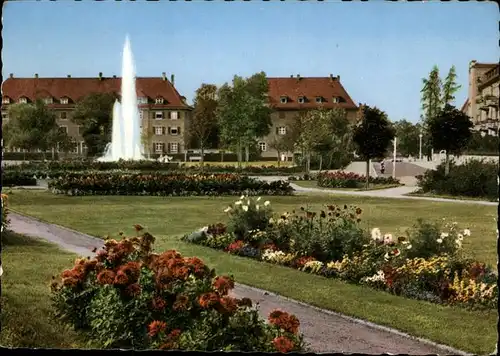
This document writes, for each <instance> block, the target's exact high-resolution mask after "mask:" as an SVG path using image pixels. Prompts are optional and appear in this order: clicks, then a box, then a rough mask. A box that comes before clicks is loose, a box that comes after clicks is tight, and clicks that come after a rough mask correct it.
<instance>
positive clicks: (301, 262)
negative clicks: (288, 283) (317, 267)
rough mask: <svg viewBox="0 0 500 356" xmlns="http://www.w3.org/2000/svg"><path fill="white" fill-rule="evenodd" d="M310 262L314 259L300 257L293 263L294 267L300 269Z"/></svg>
mask: <svg viewBox="0 0 500 356" xmlns="http://www.w3.org/2000/svg"><path fill="white" fill-rule="evenodd" d="M310 261H314V257H300V258H298V259H297V260H296V261H295V265H296V266H297V268H300V267H303V266H304V265H305V264H306V263H307V262H310Z"/></svg>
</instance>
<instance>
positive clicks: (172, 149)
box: [170, 142, 179, 153]
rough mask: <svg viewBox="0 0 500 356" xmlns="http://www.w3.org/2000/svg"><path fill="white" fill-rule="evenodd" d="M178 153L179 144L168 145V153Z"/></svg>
mask: <svg viewBox="0 0 500 356" xmlns="http://www.w3.org/2000/svg"><path fill="white" fill-rule="evenodd" d="M178 152H179V144H178V143H177V142H172V143H171V144H170V153H178Z"/></svg>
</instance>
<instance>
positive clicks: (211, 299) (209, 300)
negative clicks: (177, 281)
mask: <svg viewBox="0 0 500 356" xmlns="http://www.w3.org/2000/svg"><path fill="white" fill-rule="evenodd" d="M218 300H219V297H218V296H217V294H215V293H213V292H209V293H205V294H203V295H201V296H200V298H199V299H198V303H199V304H200V306H201V307H202V308H203V309H208V308H209V307H211V306H213V305H215V304H216V303H217V301H218Z"/></svg>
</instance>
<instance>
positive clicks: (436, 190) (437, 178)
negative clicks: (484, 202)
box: [417, 160, 498, 200]
mask: <svg viewBox="0 0 500 356" xmlns="http://www.w3.org/2000/svg"><path fill="white" fill-rule="evenodd" d="M497 178H498V163H493V162H488V161H485V160H468V161H466V162H465V163H464V164H462V165H456V164H455V163H454V162H450V173H449V174H448V176H445V175H444V163H442V164H440V165H439V166H437V167H436V170H428V171H426V172H425V174H424V175H423V176H418V177H417V179H418V186H419V187H420V189H421V190H422V192H424V193H433V194H443V195H453V196H468V197H476V198H486V199H489V200H496V199H498V182H497Z"/></svg>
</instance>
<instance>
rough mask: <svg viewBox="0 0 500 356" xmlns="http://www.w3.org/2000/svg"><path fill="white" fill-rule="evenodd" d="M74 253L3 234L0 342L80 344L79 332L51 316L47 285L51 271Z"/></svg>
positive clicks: (68, 261)
mask: <svg viewBox="0 0 500 356" xmlns="http://www.w3.org/2000/svg"><path fill="white" fill-rule="evenodd" d="M76 257H77V256H76V255H74V254H71V253H68V252H64V251H62V250H60V249H59V248H57V247H56V246H54V245H52V244H49V243H47V242H43V241H40V240H36V239H31V238H28V237H25V236H22V235H17V234H13V233H10V232H7V233H3V234H2V265H3V269H4V273H3V275H2V296H1V303H2V308H1V317H0V320H1V324H2V332H1V333H0V345H2V346H4V347H47V348H78V347H83V346H84V342H83V339H82V337H81V336H79V335H78V334H77V333H75V332H74V331H72V330H70V329H69V328H67V327H64V326H63V325H62V324H61V323H60V322H59V321H56V320H54V318H53V317H52V308H51V305H50V294H49V293H50V290H49V285H50V281H51V277H52V275H53V274H56V273H57V272H60V271H62V270H63V269H65V268H67V267H68V266H70V265H71V263H72V262H73V261H74V260H75V258H76Z"/></svg>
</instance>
